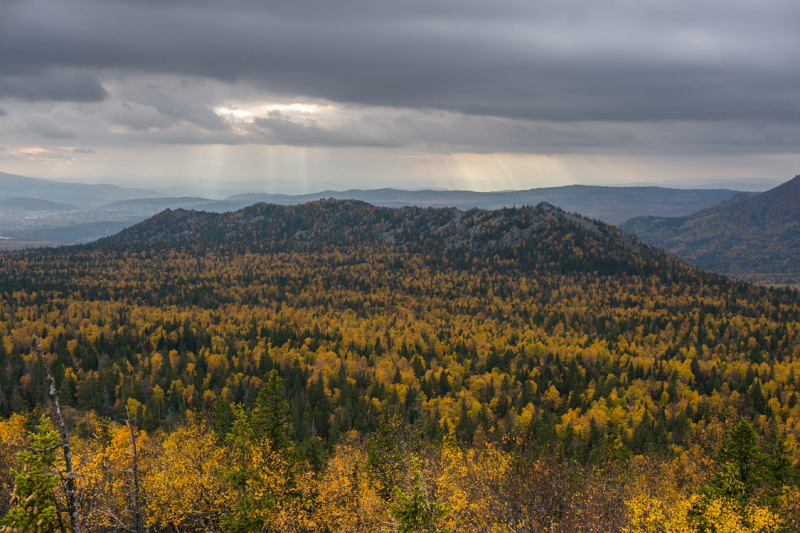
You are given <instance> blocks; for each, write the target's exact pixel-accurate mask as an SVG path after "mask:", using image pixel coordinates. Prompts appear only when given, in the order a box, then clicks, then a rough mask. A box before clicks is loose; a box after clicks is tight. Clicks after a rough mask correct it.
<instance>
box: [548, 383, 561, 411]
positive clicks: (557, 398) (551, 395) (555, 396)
mask: <svg viewBox="0 0 800 533" xmlns="http://www.w3.org/2000/svg"><path fill="white" fill-rule="evenodd" d="M544 399H545V400H546V401H547V402H548V403H549V404H550V406H552V408H553V409H555V408H557V407H558V406H559V405H561V394H559V392H558V390H557V389H556V388H555V386H554V385H550V388H548V389H547V391H545V393H544Z"/></svg>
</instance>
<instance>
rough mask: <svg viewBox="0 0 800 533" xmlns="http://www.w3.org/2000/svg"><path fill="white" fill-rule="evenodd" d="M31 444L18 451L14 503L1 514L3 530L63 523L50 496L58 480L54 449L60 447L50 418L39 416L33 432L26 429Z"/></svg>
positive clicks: (56, 526) (57, 527)
mask: <svg viewBox="0 0 800 533" xmlns="http://www.w3.org/2000/svg"><path fill="white" fill-rule="evenodd" d="M30 437H31V441H32V444H31V446H30V448H29V449H27V450H25V451H22V452H19V453H18V454H17V457H18V458H19V459H20V461H21V462H22V469H21V470H20V471H17V470H12V472H13V473H14V478H15V481H14V492H13V493H12V496H11V504H12V505H13V506H14V507H13V508H12V509H11V511H9V513H8V514H7V515H6V516H5V518H3V520H2V522H0V523H2V524H3V526H5V527H4V528H3V529H2V531H3V533H16V532H18V531H19V532H22V531H63V530H64V527H63V523H62V522H61V517H60V516H59V513H58V509H57V507H56V502H55V500H54V498H53V494H54V491H55V489H56V484H57V480H58V474H57V473H56V472H55V471H54V465H55V461H56V451H57V450H58V449H59V448H60V444H59V440H60V439H59V436H58V433H57V432H56V431H55V429H53V426H52V424H51V423H50V419H49V418H47V417H46V416H42V417H41V418H40V419H39V425H37V426H36V432H35V433H34V432H31V433H30Z"/></svg>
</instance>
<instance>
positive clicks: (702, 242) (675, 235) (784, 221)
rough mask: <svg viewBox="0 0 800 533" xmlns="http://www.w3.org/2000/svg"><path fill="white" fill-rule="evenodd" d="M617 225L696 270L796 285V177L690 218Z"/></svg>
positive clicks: (799, 216) (799, 179)
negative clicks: (666, 250) (679, 257)
mask: <svg viewBox="0 0 800 533" xmlns="http://www.w3.org/2000/svg"><path fill="white" fill-rule="evenodd" d="M620 227H622V228H623V229H624V230H625V231H629V232H632V233H635V234H636V235H638V236H640V237H641V238H642V239H644V240H645V241H647V242H649V243H651V244H653V245H656V246H662V247H664V248H667V249H669V250H670V251H672V252H674V253H676V254H678V255H679V256H681V257H682V258H684V259H686V260H687V261H689V262H691V263H692V264H694V265H697V266H699V267H700V268H705V269H708V270H713V271H715V272H720V273H723V274H726V275H729V276H733V277H737V278H739V279H745V280H747V281H753V282H763V283H773V284H800V176H796V177H795V178H794V179H792V180H791V181H788V182H786V183H784V184H783V185H780V186H778V187H776V188H774V189H772V190H769V191H767V192H764V193H762V194H759V195H758V196H755V197H750V196H748V195H738V196H736V197H734V198H732V199H731V200H729V201H727V202H723V203H721V204H719V205H716V206H714V207H710V208H708V209H704V210H702V211H699V212H698V213H695V214H693V215H689V216H684V217H675V218H658V217H639V218H633V219H631V220H628V221H627V222H625V223H623V224H622V225H621V226H620Z"/></svg>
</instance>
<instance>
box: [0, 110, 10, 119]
mask: <svg viewBox="0 0 800 533" xmlns="http://www.w3.org/2000/svg"><path fill="white" fill-rule="evenodd" d="M7 115H8V113H7V112H6V111H4V110H3V109H0V117H5V116H7Z"/></svg>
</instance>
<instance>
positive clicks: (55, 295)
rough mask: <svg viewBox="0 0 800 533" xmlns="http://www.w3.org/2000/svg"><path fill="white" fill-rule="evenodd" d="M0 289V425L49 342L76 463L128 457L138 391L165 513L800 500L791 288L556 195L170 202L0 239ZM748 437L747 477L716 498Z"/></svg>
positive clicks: (461, 524)
mask: <svg viewBox="0 0 800 533" xmlns="http://www.w3.org/2000/svg"><path fill="white" fill-rule="evenodd" d="M0 299H1V303H0V305H1V307H0V369H2V370H4V371H3V372H0V415H2V416H3V417H7V416H11V415H12V414H13V413H22V414H24V413H29V412H32V411H35V409H36V406H37V405H44V406H46V405H47V398H46V396H47V395H46V392H47V391H46V390H45V388H44V379H43V373H44V368H43V366H42V365H41V363H40V362H38V359H37V357H36V356H35V353H34V350H33V347H32V345H31V339H32V335H34V334H37V335H40V336H41V337H42V339H43V344H44V346H45V352H46V353H48V354H50V355H49V361H48V362H49V367H50V370H51V372H52V374H53V376H54V378H55V381H56V384H57V388H58V391H59V394H60V397H61V403H62V405H65V406H66V408H67V411H68V414H69V416H70V417H71V420H72V429H73V431H74V432H75V434H76V435H77V437H76V438H78V439H79V444H78V445H76V450H77V451H76V454H77V456H78V457H79V460H78V461H77V463H78V469H79V470H80V468H84V469H89V468H90V465H89V463H85V464H84V463H82V462H81V459H80V457H87V458H88V457H93V458H95V459H92V461H95V460H96V461H100V458H102V457H106V456H105V455H103V454H106V453H107V454H112V455H113V454H117V455H116V456H115V457H117V456H119V457H122V456H124V453H123V451H124V449H127V448H126V446H129V444H125V442H124V438H129V437H124V435H123V434H119V435H117V434H116V433H114V431H115V430H113V427H112V426H108V423H107V422H103V421H104V420H117V421H119V420H121V419H122V418H124V417H125V409H126V407H127V408H128V410H129V411H130V412H131V415H132V417H133V420H134V424H135V425H136V426H137V427H138V428H139V430H140V431H142V434H143V435H146V436H147V438H146V442H147V443H148V444H146V445H145V444H143V446H144V448H145V450H146V453H145V455H144V456H143V457H146V458H148V459H147V460H148V461H151V462H150V463H148V464H149V466H148V469H149V470H148V472H150V473H149V474H147V476H149V477H147V481H146V482H145V485H146V486H147V487H146V488H145V489H144V490H145V494H146V498H145V499H146V502H147V508H148V509H149V510H148V512H149V513H150V515H149V518H148V520H149V523H150V524H151V525H152V527H153V528H154V529H155V530H165V531H166V530H174V528H173V527H172V526H175V525H177V526H179V529H180V530H181V531H195V530H197V531H202V530H204V528H206V527H212V526H213V527H212V529H214V530H217V529H219V528H221V529H224V530H228V531H250V530H258V529H248V528H250V527H252V528H254V527H256V526H254V525H253V524H252V523H250V525H247V523H245V522H242V521H243V520H245V518H246V517H247V516H251V514H252V513H250V511H248V509H258V510H259V511H258V513H263V515H258V513H256V514H257V515H258V516H262V518H263V521H262V522H260V524H261V525H262V526H263V524H265V523H267V522H269V521H272V522H269V523H270V524H271V526H270V527H277V528H279V529H283V530H292V529H294V530H298V531H299V530H317V529H315V528H317V525H318V524H328V525H329V527H331V528H332V529H333V530H338V531H367V530H374V529H375V528H379V527H382V526H381V525H380V521H381V520H382V521H383V523H384V526H383V527H388V526H386V524H389V523H395V524H397V523H398V522H397V521H398V520H400V518H398V517H400V516H403V513H404V512H405V511H404V509H406V510H407V506H410V507H412V508H416V507H414V506H415V505H416V504H414V501H415V500H414V499H415V498H417V499H425V498H427V499H428V500H426V501H428V503H430V502H431V501H435V503H436V505H437V506H439V507H436V506H433V507H426V509H428V510H429V511H430V513H431V514H430V516H428V518H430V519H431V520H432V521H433V522H437V521H438V522H437V523H439V522H441V524H445V525H448V527H451V528H452V529H453V530H464V531H470V530H471V531H486V530H491V529H496V530H498V531H512V530H518V529H519V528H520V527H523V526H524V527H527V528H528V529H527V530H533V531H539V530H541V531H544V530H546V529H544V525H543V524H548V523H549V524H551V529H549V531H590V530H592V529H591V528H592V527H598V524H600V526H599V527H601V529H602V530H604V531H623V530H625V529H624V528H629V529H627V530H625V531H642V530H647V529H644V526H641V528H640V529H636V527H639V526H636V524H640V525H641V524H645V523H649V524H651V525H653V524H656V523H660V522H659V519H658V518H657V517H655V515H652V514H648V513H652V512H653V509H656V510H658V509H660V511H659V512H662V514H664V513H666V514H665V515H664V516H666V515H669V516H670V517H672V518H670V520H672V519H673V518H674V524H675V527H674V529H672V530H675V531H678V530H686V528H685V527H684V529H681V527H683V526H681V524H683V525H684V526H686V527H688V526H687V525H686V524H688V523H689V522H691V523H692V524H694V525H693V526H692V527H695V526H696V527H695V530H697V531H702V530H703V529H702V528H701V529H698V528H700V525H698V524H701V522H702V520H706V521H708V523H709V524H712V523H713V524H717V523H718V522H719V520H723V518H725V517H733V518H730V520H735V521H736V522H735V524H734V525H733V526H730V527H731V528H732V529H730V530H731V531H733V530H741V531H746V530H748V529H746V528H745V525H746V524H755V523H756V522H758V521H759V520H760V521H761V522H758V523H759V524H761V525H763V524H764V523H768V522H769V523H774V524H778V522H780V523H781V524H783V525H784V526H785V525H786V524H788V523H789V522H788V520H790V519H795V518H797V514H796V513H797V511H798V508H800V504H799V503H798V502H800V493H798V492H797V489H796V488H793V487H794V481H792V479H793V476H794V474H795V472H796V466H795V465H796V459H797V455H796V454H797V452H796V450H795V448H794V443H795V442H796V440H797V438H798V437H800V428H798V427H797V425H796V421H797V420H800V405H799V404H800V402H798V400H799V399H800V398H799V397H798V393H797V392H796V389H797V377H796V376H797V375H798V373H800V296H798V293H797V292H795V291H787V290H775V289H768V288H763V287H756V286H752V285H749V284H746V283H742V282H738V281H733V280H731V279H728V278H725V277H722V276H719V275H715V274H709V273H706V272H703V271H700V270H696V269H694V268H692V267H689V266H687V265H685V264H683V263H682V262H680V261H678V260H676V259H674V257H672V256H670V255H669V254H667V253H665V252H663V251H660V250H658V249H655V248H651V247H650V246H648V245H645V244H643V243H641V242H640V241H639V240H638V239H636V238H635V237H633V236H630V235H626V234H624V233H623V232H621V231H619V230H617V229H616V228H614V227H612V226H608V225H605V224H602V223H598V222H595V221H591V220H587V219H585V218H582V217H579V216H574V215H570V214H567V213H564V212H563V211H560V210H558V209H556V208H553V207H552V206H549V205H546V204H542V205H539V206H536V207H525V208H520V209H505V210H499V211H493V212H488V211H482V210H477V209H476V210H471V211H467V212H462V211H458V210H455V209H419V208H403V209H389V208H377V207H373V206H370V205H368V204H364V203H361V202H353V201H322V202H315V203H311V204H306V205H302V206H288V207H286V206H269V205H263V204H262V205H256V206H252V207H250V208H247V209H245V210H242V211H240V212H236V213H226V214H207V213H198V212H192V211H181V210H178V211H167V212H164V213H161V214H160V215H158V216H156V217H153V218H152V219H149V220H147V221H145V222H143V223H141V224H139V225H137V226H135V227H132V228H130V229H128V230H125V231H123V232H122V233H120V234H118V235H116V236H114V237H111V238H107V239H103V240H101V241H98V242H97V243H94V244H91V245H84V246H79V247H69V248H60V249H43V250H34V251H25V252H13V253H5V254H1V255H0ZM268 413H277V415H276V416H272V415H268ZM30 418H31V420H32V419H34V418H36V415H31V417H30ZM14 420H16V419H15V418H12V419H10V420H9V421H8V422H6V426H4V427H5V428H12V429H13V428H16V430H14V431H12V429H6V430H4V429H3V427H0V437H3V431H6V434H9V435H12V437H7V438H6V437H3V438H4V439H6V440H4V442H19V441H20V439H21V438H22V437H20V436H19V431H20V429H19V428H21V427H22V422H19V421H18V422H14ZM738 421H746V422H747V427H748V428H749V427H752V428H753V429H752V433H748V431H747V428H744V429H741V430H736V429H735V428H736V427H738V426H736V424H737V422H738ZM14 424H16V425H14ZM29 427H32V423H29ZM104 428H105V429H104ZM737 431H738V433H737ZM143 438H144V437H143ZM115 439H116V440H115ZM737 439H738V440H737ZM731 442H737V443H739V444H737V445H736V446H738V447H735V446H733V444H731ZM115 443H116V444H115ZM742 443H744V444H742ZM115 446H116V447H115ZM726 446H727V448H726ZM743 446H745V447H749V448H747V449H748V450H759V451H758V454H760V455H758V454H756V455H753V457H755V458H756V459H757V461H756V463H754V464H753V466H752V468H753V471H754V472H758V476H757V477H756V478H749V479H744V480H740V482H741V485H736V487H743V488H742V489H741V490H742V491H744V492H741V491H740V490H739V488H735V490H734V489H731V490H733V492H731V491H728V492H726V491H727V490H728V489H726V488H725V486H724V483H723V484H721V483H722V481H720V480H723V478H724V475H726V474H725V472H728V470H726V469H730V468H734V466H732V465H736V464H738V463H737V461H739V460H740V459H741V458H740V456H739V455H737V453H738V452H735V450H741V449H743V448H742V447H743ZM728 449H731V450H734V451H733V452H730V453H728V452H726V451H725V450H728ZM101 452H102V453H101ZM82 453H83V454H88V455H83V456H82V455H81V454H82ZM143 453H144V452H143ZM726 453H727V455H726ZM754 453H755V452H754ZM120 454H122V455H120ZM3 457H6V456H3ZM3 457H0V459H2V460H5V461H9V460H10V459H8V458H7V457H6V458H5V459H3ZM193 457H194V458H197V460H198V461H199V463H197V464H194V465H192V464H191V461H190V459H191V458H193ZM762 457H763V459H762ZM103 460H104V461H105V459H103ZM120 460H121V459H120ZM143 460H144V459H143ZM86 461H89V459H86ZM187 461H189V462H187ZM90 462H91V461H90ZM6 464H8V463H6ZM91 464H95V463H91ZM108 464H113V461H112V460H111V459H108V461H107V462H105V463H102V461H101V462H100V463H97V466H96V467H91V468H95V470H97V469H99V471H102V472H106V470H103V468H106V467H104V466H102V465H108ZM82 465H83V466H82ZM254 465H255V466H254ZM259 465H260V466H259ZM92 471H94V470H92ZM415 472H419V475H417V474H415ZM97 475H98V476H99V474H97ZM109 475H110V474H109ZM253 476H255V477H253ZM270 476H271V477H270ZM720 476H722V477H720ZM92 479H100V478H99V477H98V478H92ZM725 479H728V478H725ZM715 480H716V481H715ZM0 481H2V480H0ZM4 483H9V481H4ZM98 483H99V482H98ZM108 483H111V482H110V481H109V482H108ZM120 483H122V482H121V481H120ZM737 483H738V482H737ZM5 486H6V487H7V486H8V485H5ZM103 486H108V487H113V486H114V485H113V484H109V485H103ZM254 487H256V488H254ZM343 487H345V488H343ZM346 487H349V488H346ZM602 487H614V490H611V489H608V490H606V489H602ZM784 487H786V489H785V490H784ZM395 488H399V490H400V492H397V491H396V490H395ZM0 489H2V487H0ZM82 490H87V491H88V490H89V488H87V486H84V488H83V489H82ZM108 490H112V488H109V489H108ZM114 490H116V489H114ZM119 490H122V489H119ZM148 491H149V492H148ZM191 491H194V492H191ZM186 493H191V494H192V495H193V496H192V498H190V501H191V502H192V505H184V506H175V505H174V502H175V501H176V500H175V498H176V496H175V495H176V494H186ZM2 494H3V492H2V490H0V495H2ZM109 494H110V493H109ZM276 495H283V496H280V497H278V496H276ZM601 495H602V498H601ZM97 498H98V499H96V500H92V501H101V500H102V501H107V498H112V496H111V495H107V496H104V497H103V498H106V499H102V498H100V497H99V496H98V497H97ZM543 498H544V499H543ZM603 498H606V499H603ZM184 499H185V498H184ZM112 500H113V498H112ZM545 500H546V501H545ZM82 501H89V500H82ZM114 501H117V500H114ZM181 501H184V500H181ZM170 502H172V503H170ZM270 502H271V503H270ZM467 502H480V505H478V506H477V507H476V506H471V505H468V504H467ZM508 502H511V503H508ZM686 502H693V503H691V505H689V503H686ZM737 502H738V503H737ZM743 502H744V503H743ZM748 502H749V503H748ZM418 503H419V502H418ZM1 504H2V502H0V505H1ZM86 505H89V504H88V503H87V504H86ZM98 505H99V504H98ZM104 505H105V504H104ZM109 505H110V504H109ZM120 505H121V504H120ZM248 506H250V507H248ZM404 506H406V507H404ZM514 506H516V507H514ZM793 506H794V507H793ZM534 510H536V513H539V514H535V513H534ZM439 511H442V513H445V514H441V513H439ZM253 512H255V511H253ZM98 513H99V511H98ZM315 513H316V514H315ZM348 513H349V514H348ZM532 513H533V514H532ZM692 513H694V514H692ZM737 513H738V514H737ZM759 513H760V514H759ZM792 513H795V514H792ZM87 516H89V515H87ZM92 516H94V515H92ZM98 516H99V515H98ZM365 517H369V518H365ZM581 517H583V518H581ZM698 517H699V518H698ZM792 517H795V518H792ZM725 519H727V518H725ZM97 520H100V519H99V518H98V519H97ZM359 520H361V522H359ZM393 520H394V521H395V522H392V521H393ZM581 520H588V522H581ZM648 520H649V521H650V522H648ZM664 520H666V519H664ZM698 520H700V522H698ZM281 521H283V522H281ZM376 521H378V522H376ZM687 521H689V522H687ZM770 521H772V522H770ZM662 522H663V521H662ZM98 523H100V522H98ZM731 523H733V522H731ZM276 524H283V525H276ZM315 524H317V525H315ZM330 524H340V525H337V526H336V527H333V526H330ZM342 524H344V525H342ZM537 524H538V525H537ZM553 524H555V525H553ZM743 524H745V525H743ZM729 525H730V524H729ZM98 527H99V526H98ZM259 527H261V526H259ZM392 527H394V526H392ZM398 527H399V526H398ZM648 527H650V526H648ZM653 527H655V525H653ZM670 527H671V526H670ZM703 527H705V526H703ZM715 527H716V526H715ZM747 527H750V526H747ZM753 527H755V526H753ZM759 527H761V526H759ZM777 527H778V525H775V528H773V529H771V531H777V530H778V529H777ZM781 527H783V526H781ZM786 527H788V526H786ZM537 528H539V529H537ZM630 528H633V529H630ZM737 528H738V529H737ZM97 530H98V531H100V530H102V529H97ZM319 530H324V528H323V527H322V526H320V529H319ZM718 530H720V531H722V530H723V529H719V528H718ZM750 530H752V531H767V530H769V529H764V528H761V529H750Z"/></svg>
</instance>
